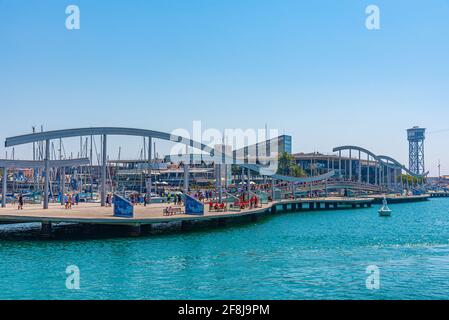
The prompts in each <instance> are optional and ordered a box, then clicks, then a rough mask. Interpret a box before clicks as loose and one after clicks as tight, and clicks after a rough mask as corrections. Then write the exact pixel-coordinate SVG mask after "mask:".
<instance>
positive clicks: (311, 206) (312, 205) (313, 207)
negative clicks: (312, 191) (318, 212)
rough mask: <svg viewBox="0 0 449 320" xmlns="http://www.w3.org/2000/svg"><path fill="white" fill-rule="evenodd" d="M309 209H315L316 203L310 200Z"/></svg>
mask: <svg viewBox="0 0 449 320" xmlns="http://www.w3.org/2000/svg"><path fill="white" fill-rule="evenodd" d="M309 209H310V210H314V209H315V203H313V202H310V203H309Z"/></svg>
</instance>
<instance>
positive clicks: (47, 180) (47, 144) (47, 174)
mask: <svg viewBox="0 0 449 320" xmlns="http://www.w3.org/2000/svg"><path fill="white" fill-rule="evenodd" d="M44 161H45V179H44V209H48V196H49V189H50V165H49V164H50V140H45V159H44Z"/></svg>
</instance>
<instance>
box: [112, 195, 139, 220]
mask: <svg viewBox="0 0 449 320" xmlns="http://www.w3.org/2000/svg"><path fill="white" fill-rule="evenodd" d="M114 216H115V217H122V218H132V217H133V216H134V206H133V205H132V203H131V202H129V201H128V200H126V199H125V198H123V197H121V196H119V195H117V194H114Z"/></svg>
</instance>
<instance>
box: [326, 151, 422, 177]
mask: <svg viewBox="0 0 449 320" xmlns="http://www.w3.org/2000/svg"><path fill="white" fill-rule="evenodd" d="M343 150H357V151H360V152H363V153H366V154H368V155H370V156H371V157H373V158H374V159H375V160H377V161H378V162H379V163H380V164H381V165H383V166H385V167H388V168H392V169H402V170H404V171H405V172H407V173H408V174H409V175H411V176H413V177H416V178H425V177H426V176H427V175H428V174H429V173H428V172H427V173H425V174H424V175H417V174H415V173H413V172H411V171H410V170H408V169H407V168H406V167H405V166H404V165H402V164H401V163H400V162H399V161H397V160H395V159H393V158H391V157H388V156H383V155H380V156H379V155H376V154H374V153H373V152H371V151H369V150H368V149H365V148H362V147H358V146H340V147H336V148H334V149H333V152H337V151H343ZM385 160H388V161H390V162H392V163H393V164H390V163H388V162H385Z"/></svg>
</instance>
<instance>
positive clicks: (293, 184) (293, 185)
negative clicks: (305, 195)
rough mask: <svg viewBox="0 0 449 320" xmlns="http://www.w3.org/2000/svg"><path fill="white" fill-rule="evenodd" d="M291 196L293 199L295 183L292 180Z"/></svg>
mask: <svg viewBox="0 0 449 320" xmlns="http://www.w3.org/2000/svg"><path fill="white" fill-rule="evenodd" d="M292 198H293V199H295V183H294V182H292Z"/></svg>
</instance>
